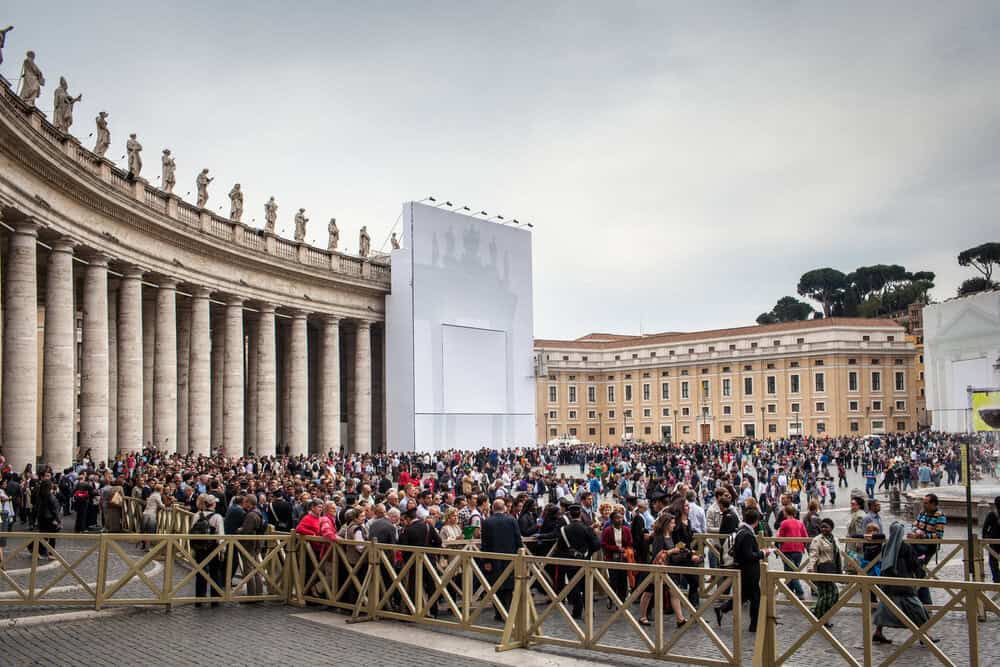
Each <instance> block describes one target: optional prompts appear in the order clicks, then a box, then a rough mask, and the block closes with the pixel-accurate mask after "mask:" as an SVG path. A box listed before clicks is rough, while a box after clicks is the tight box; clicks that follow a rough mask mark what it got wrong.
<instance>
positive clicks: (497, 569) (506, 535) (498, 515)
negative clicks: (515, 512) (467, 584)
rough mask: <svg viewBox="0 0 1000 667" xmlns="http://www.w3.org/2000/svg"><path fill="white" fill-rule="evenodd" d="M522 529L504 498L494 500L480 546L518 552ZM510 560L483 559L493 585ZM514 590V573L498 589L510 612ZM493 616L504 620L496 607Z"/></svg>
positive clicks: (483, 528)
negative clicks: (510, 513) (508, 510)
mask: <svg viewBox="0 0 1000 667" xmlns="http://www.w3.org/2000/svg"><path fill="white" fill-rule="evenodd" d="M521 546H522V542H521V529H520V528H519V527H518V525H517V520H516V519H514V517H512V516H511V515H509V514H507V504H506V503H504V501H503V500H502V499H499V498H498V499H497V500H494V501H493V514H491V515H490V517H489V518H488V519H486V520H485V521H483V524H482V537H481V545H480V548H481V549H482V551H483V552H484V553H495V554H516V553H517V552H518V550H519V549H520V548H521ZM509 563H510V561H507V560H500V559H492V560H485V561H483V569H484V570H485V571H486V574H487V576H488V577H489V579H490V584H491V585H492V584H493V583H494V582H495V581H496V580H497V578H499V577H500V576H501V575H502V574H503V571H504V570H505V569H507V565H508V564H509ZM513 592H514V577H513V574H512V575H511V576H509V577H507V578H506V579H504V582H503V583H502V584H500V588H499V590H497V597H498V598H500V603H501V604H502V605H503V606H504V609H506V610H507V613H510V611H511V608H510V601H511V596H512V594H513ZM493 618H494V620H497V621H502V620H503V617H502V616H501V615H500V611H499V610H498V609H495V611H494V612H493Z"/></svg>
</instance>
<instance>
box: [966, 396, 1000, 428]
mask: <svg viewBox="0 0 1000 667" xmlns="http://www.w3.org/2000/svg"><path fill="white" fill-rule="evenodd" d="M972 430H974V431H977V432H978V431H1000V389H974V390H973V391H972Z"/></svg>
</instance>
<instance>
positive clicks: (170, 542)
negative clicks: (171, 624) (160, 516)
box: [160, 537, 174, 611]
mask: <svg viewBox="0 0 1000 667" xmlns="http://www.w3.org/2000/svg"><path fill="white" fill-rule="evenodd" d="M173 586H174V539H173V538H172V537H170V538H167V548H166V552H165V555H164V557H163V588H162V589H160V590H161V591H162V593H161V595H162V596H163V602H165V603H166V605H167V610H168V611H169V610H171V609H173V607H174V605H173V602H172V599H173V598H172V597H171V595H170V591H171V589H172V588H173Z"/></svg>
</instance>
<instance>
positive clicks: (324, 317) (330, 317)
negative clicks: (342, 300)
mask: <svg viewBox="0 0 1000 667" xmlns="http://www.w3.org/2000/svg"><path fill="white" fill-rule="evenodd" d="M342 319H344V318H343V317H341V316H340V315H334V314H333V313H323V314H321V315H320V320H321V321H322V322H323V324H331V325H339V324H340V320H342Z"/></svg>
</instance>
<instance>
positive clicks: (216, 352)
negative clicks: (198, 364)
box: [209, 314, 226, 453]
mask: <svg viewBox="0 0 1000 667" xmlns="http://www.w3.org/2000/svg"><path fill="white" fill-rule="evenodd" d="M211 327H212V333H211V336H212V356H211V361H210V362H209V363H210V364H211V374H212V381H211V385H210V386H211V397H212V398H211V406H212V421H211V424H212V430H211V435H212V446H211V449H212V453H215V452H217V451H219V450H220V449H222V371H223V365H222V362H223V361H224V359H223V348H224V347H225V344H224V343H225V333H226V329H225V326H224V322H223V319H222V318H221V317H219V316H218V314H216V316H215V317H212V318H211Z"/></svg>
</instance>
